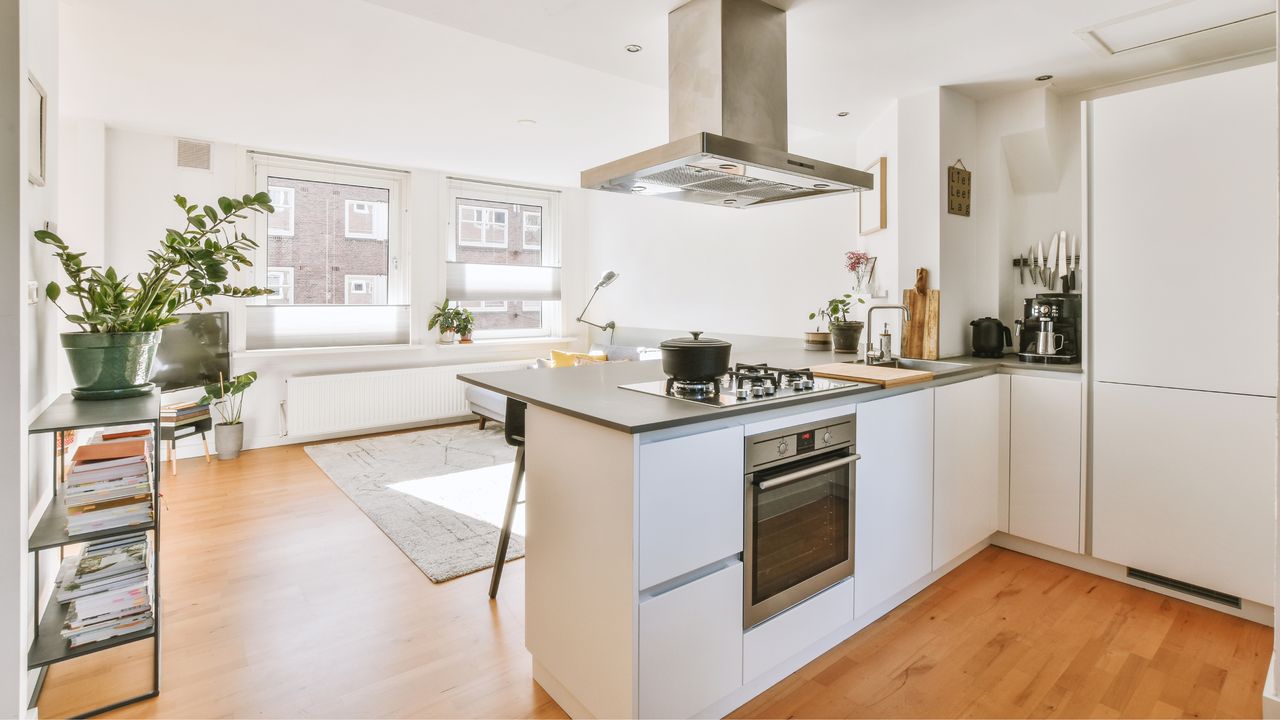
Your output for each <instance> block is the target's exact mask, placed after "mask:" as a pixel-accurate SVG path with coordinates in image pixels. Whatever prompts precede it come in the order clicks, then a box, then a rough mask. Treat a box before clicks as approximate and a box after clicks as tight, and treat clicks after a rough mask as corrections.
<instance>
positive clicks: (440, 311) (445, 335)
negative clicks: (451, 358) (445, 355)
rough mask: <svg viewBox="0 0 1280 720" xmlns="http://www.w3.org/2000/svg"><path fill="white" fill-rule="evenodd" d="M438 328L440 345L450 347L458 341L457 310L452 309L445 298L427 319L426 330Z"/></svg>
mask: <svg viewBox="0 0 1280 720" xmlns="http://www.w3.org/2000/svg"><path fill="white" fill-rule="evenodd" d="M437 327H439V328H440V344H441V345H450V344H452V343H454V342H455V341H456V340H457V339H458V333H457V330H458V309H457V308H455V307H453V304H452V303H450V302H449V298H445V299H444V302H442V303H440V304H439V305H437V306H436V308H435V313H433V314H432V315H431V317H430V318H428V319H427V330H435V329H436V328H437Z"/></svg>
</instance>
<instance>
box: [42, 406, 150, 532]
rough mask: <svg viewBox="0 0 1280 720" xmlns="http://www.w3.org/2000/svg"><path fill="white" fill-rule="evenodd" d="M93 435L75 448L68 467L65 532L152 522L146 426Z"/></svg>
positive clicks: (98, 529) (90, 530) (64, 497)
mask: <svg viewBox="0 0 1280 720" xmlns="http://www.w3.org/2000/svg"><path fill="white" fill-rule="evenodd" d="M143 433H145V434H143ZM94 440H95V442H91V443H89V444H87V445H81V446H80V447H79V448H77V449H76V453H75V456H74V458H73V461H72V463H71V466H70V468H69V469H68V471H67V479H66V490H65V492H64V493H63V502H64V503H65V504H66V508H67V534H68V535H73V536H74V535H83V534H85V533H90V532H98V531H100V530H111V529H114V528H121V527H128V526H130V525H139V524H143V523H148V522H150V521H151V519H152V517H153V515H152V502H151V464H150V462H149V460H148V458H149V457H150V455H149V454H148V448H149V447H150V440H151V438H150V431H149V430H138V431H132V432H127V433H107V434H104V435H101V436H99V437H95V438H94Z"/></svg>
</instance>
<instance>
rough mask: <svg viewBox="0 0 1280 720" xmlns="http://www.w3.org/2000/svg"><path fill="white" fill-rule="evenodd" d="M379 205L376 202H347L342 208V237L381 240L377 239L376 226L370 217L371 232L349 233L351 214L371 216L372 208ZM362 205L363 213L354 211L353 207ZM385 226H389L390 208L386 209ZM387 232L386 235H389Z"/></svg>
mask: <svg viewBox="0 0 1280 720" xmlns="http://www.w3.org/2000/svg"><path fill="white" fill-rule="evenodd" d="M378 204H380V203H379V201H377V200H347V201H346V202H345V204H344V207H343V208H342V235H343V237H345V238H348V239H350V240H382V238H380V237H378V224H377V223H376V222H374V219H373V218H372V217H371V218H370V219H369V224H370V226H372V228H373V232H367V233H358V232H351V213H352V212H355V213H357V214H360V215H373V207H374V206H375V205H378ZM357 205H364V206H365V209H364V211H363V212H362V211H360V210H356V209H355V206H357ZM387 224H388V225H390V224H391V208H390V207H388V208H387ZM389 232H390V231H389V230H388V234H389Z"/></svg>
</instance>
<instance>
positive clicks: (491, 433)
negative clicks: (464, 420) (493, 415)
mask: <svg viewBox="0 0 1280 720" xmlns="http://www.w3.org/2000/svg"><path fill="white" fill-rule="evenodd" d="M494 425H495V424H490V425H489V427H487V428H485V429H484V430H480V429H478V428H476V427H475V426H474V425H467V426H455V427H446V428H432V429H429V430H417V431H413V432H406V433H399V434H395V435H380V436H377V437H369V438H361V439H359V440H347V441H342V442H334V443H325V444H323V445H308V446H307V447H306V448H305V450H306V453H307V455H308V456H310V457H311V460H312V461H314V462H315V464H316V465H319V466H320V469H321V470H323V471H324V473H325V474H326V475H328V476H329V478H330V479H331V480H333V483H334V484H335V485H337V486H338V487H339V488H342V491H343V492H345V493H346V494H347V496H348V497H350V498H351V500H352V501H353V502H355V504H356V505H357V506H358V507H359V508H360V509H361V510H363V511H364V514H365V515H368V516H369V519H370V520H372V521H373V522H374V523H375V524H376V525H377V526H378V527H379V528H381V529H382V532H384V533H386V535H387V537H389V538H391V541H392V542H394V543H395V544H396V545H397V546H399V548H400V549H401V550H402V551H403V552H404V554H405V555H407V556H408V557H409V559H410V560H412V561H413V562H414V564H415V565H417V566H418V568H419V569H421V570H422V572H423V573H425V574H426V576H427V577H428V578H430V579H431V581H432V582H437V583H439V582H444V581H446V580H451V579H453V578H456V577H460V576H462V575H466V574H468V573H473V572H476V571H477V570H483V569H485V568H489V567H493V556H494V553H495V552H496V551H497V548H498V532H499V528H500V527H501V525H502V514H503V512H504V511H505V509H506V503H507V493H508V491H509V488H510V483H511V468H512V463H513V462H514V460H515V448H513V447H511V446H509V445H507V443H506V441H505V440H504V439H503V435H502V426H501V425H497V427H496V428H495V427H494ZM523 535H524V507H523V505H519V506H517V511H516V518H515V522H514V523H513V524H512V536H511V544H510V545H509V546H508V548H507V559H508V560H513V559H515V558H520V557H524V537H523Z"/></svg>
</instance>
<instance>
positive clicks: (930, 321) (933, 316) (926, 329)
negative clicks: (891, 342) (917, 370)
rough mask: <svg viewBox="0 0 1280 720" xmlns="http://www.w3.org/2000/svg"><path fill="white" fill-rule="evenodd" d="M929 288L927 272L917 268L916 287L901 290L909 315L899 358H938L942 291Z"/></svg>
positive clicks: (903, 302) (904, 327)
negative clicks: (939, 314)
mask: <svg viewBox="0 0 1280 720" xmlns="http://www.w3.org/2000/svg"><path fill="white" fill-rule="evenodd" d="M928 288H929V271H928V270H927V269H925V268H918V269H917V270H916V284H915V287H910V288H907V289H906V290H903V291H902V304H903V305H905V306H906V307H907V312H908V313H910V317H909V318H908V320H907V322H906V324H905V325H904V326H903V328H902V351H901V352H902V357H905V358H917V359H920V360H937V359H938V313H939V306H940V305H941V303H942V292H941V291H940V290H930V289H928Z"/></svg>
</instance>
